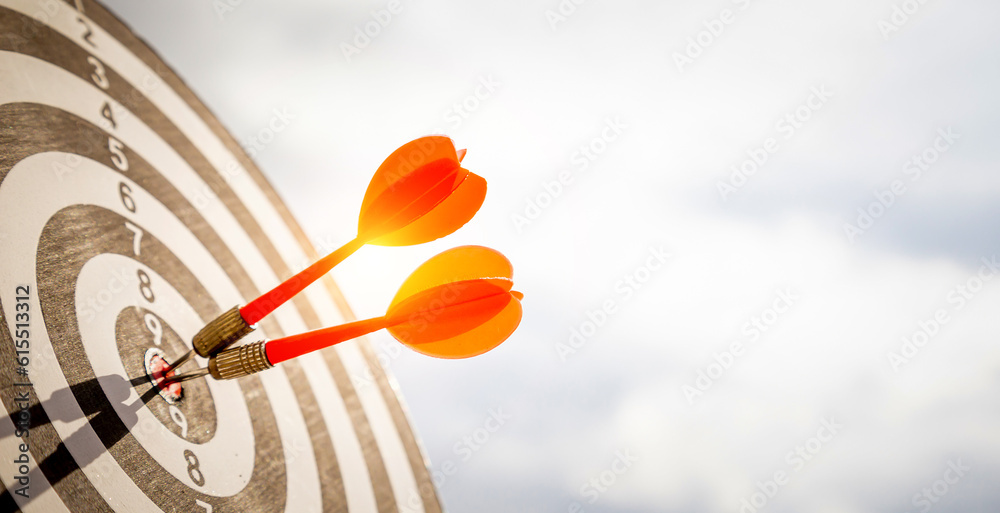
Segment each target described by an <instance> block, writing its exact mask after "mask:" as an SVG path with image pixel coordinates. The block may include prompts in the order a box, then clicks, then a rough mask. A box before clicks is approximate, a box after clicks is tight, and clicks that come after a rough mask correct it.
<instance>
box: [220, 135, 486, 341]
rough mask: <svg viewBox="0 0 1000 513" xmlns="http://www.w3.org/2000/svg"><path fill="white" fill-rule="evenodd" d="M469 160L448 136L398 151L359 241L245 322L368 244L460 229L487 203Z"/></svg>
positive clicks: (367, 209)
mask: <svg viewBox="0 0 1000 513" xmlns="http://www.w3.org/2000/svg"><path fill="white" fill-rule="evenodd" d="M464 157H465V150H462V151H460V152H457V151H455V145H454V144H453V143H452V141H451V139H449V138H447V137H444V136H428V137H421V138H420V139H417V140H415V141H411V142H408V143H406V144H404V145H403V146H401V147H400V148H399V149H397V150H396V151H394V152H393V153H392V155H389V158H387V159H385V161H384V162H382V165H381V166H379V168H378V170H377V171H375V176H373V177H372V181H371V183H369V184H368V190H367V191H366V192H365V199H364V200H363V201H362V203H361V214H360V216H359V218H358V235H357V237H355V238H354V240H352V241H350V242H348V243H347V244H345V245H343V246H342V247H340V248H339V249H337V250H336V251H334V252H333V253H330V254H329V255H327V256H325V257H323V258H321V259H319V260H318V261H317V262H316V263H314V264H313V265H311V266H309V267H307V268H305V269H304V270H302V271H301V272H299V273H298V274H296V275H295V276H292V277H291V278H289V279H287V280H285V281H284V282H283V283H281V284H280V285H278V286H277V287H275V288H273V289H271V290H270V291H269V292H266V293H265V294H263V295H261V296H260V297H258V298H257V299H255V300H253V301H251V302H249V303H247V304H246V305H245V306H243V307H242V308H240V315H241V316H242V317H243V320H245V321H246V322H247V324H256V323H257V322H258V321H260V320H261V319H263V318H264V317H265V316H266V315H267V314H269V313H271V312H272V311H273V310H274V309H275V308H277V307H279V306H281V304H283V303H284V302H285V301H288V300H289V299H290V298H291V297H292V296H294V295H295V294H298V293H299V292H301V291H302V289H304V288H306V287H307V286H308V285H309V284H310V283H312V282H314V281H316V280H317V279H319V277H320V276H323V275H324V274H326V273H327V272H329V271H330V269H333V268H334V266H336V265H337V264H339V263H340V262H342V261H343V260H344V259H345V258H347V257H348V256H350V255H351V254H352V253H354V252H355V251H357V250H358V249H359V248H360V247H361V246H363V245H365V244H376V245H380V246H410V245H414V244H422V243H424V242H429V241H432V240H435V239H439V238H441V237H444V236H445V235H448V234H450V233H452V232H454V231H455V230H457V229H459V228H461V227H462V226H463V225H465V223H467V222H469V220H470V219H472V216H474V215H475V214H476V212H477V211H479V207H480V206H482V204H483V200H484V199H485V198H486V180H484V179H483V178H482V177H480V176H478V175H476V174H473V173H470V172H469V171H468V170H467V169H465V168H463V167H461V162H462V159H463V158H464Z"/></svg>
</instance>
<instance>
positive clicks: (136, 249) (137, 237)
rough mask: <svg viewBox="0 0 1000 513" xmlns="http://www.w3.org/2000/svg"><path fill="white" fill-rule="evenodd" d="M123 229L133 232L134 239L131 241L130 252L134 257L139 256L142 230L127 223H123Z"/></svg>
mask: <svg viewBox="0 0 1000 513" xmlns="http://www.w3.org/2000/svg"><path fill="white" fill-rule="evenodd" d="M125 228H128V229H129V230H131V231H133V232H135V238H133V239H132V252H133V253H135V256H139V246H140V244H139V243H140V242H142V228H139V227H138V226H136V225H134V224H132V223H130V222H128V221H125Z"/></svg>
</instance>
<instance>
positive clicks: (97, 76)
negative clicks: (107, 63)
mask: <svg viewBox="0 0 1000 513" xmlns="http://www.w3.org/2000/svg"><path fill="white" fill-rule="evenodd" d="M87 62H89V63H90V65H91V66H93V67H94V72H93V73H91V74H90V79H91V80H93V81H94V83H95V84H97V87H100V88H101V89H104V90H105V91H107V90H108V87H109V86H110V85H111V83H110V82H108V75H107V73H106V72H105V71H104V65H103V64H101V61H99V60H97V57H94V56H93V55H88V56H87Z"/></svg>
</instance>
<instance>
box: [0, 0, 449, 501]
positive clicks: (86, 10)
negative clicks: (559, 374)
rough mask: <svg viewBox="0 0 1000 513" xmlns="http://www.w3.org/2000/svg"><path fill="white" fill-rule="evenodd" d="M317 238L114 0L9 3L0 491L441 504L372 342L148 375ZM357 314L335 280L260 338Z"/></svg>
mask: <svg viewBox="0 0 1000 513" xmlns="http://www.w3.org/2000/svg"><path fill="white" fill-rule="evenodd" d="M316 257H317V254H316V253H315V250H314V249H313V248H312V247H311V246H310V244H309V242H308V239H307V238H306V237H305V235H304V233H303V231H302V230H301V228H300V227H299V226H298V225H297V224H296V222H295V221H294V220H293V219H292V217H291V215H290V213H289V211H288V209H287V208H286V207H285V206H284V205H283V204H282V203H281V201H280V200H279V198H278V197H277V195H276V194H275V192H274V190H273V189H272V188H271V187H270V186H269V185H268V183H267V182H266V180H265V179H264V177H263V175H262V174H261V172H260V171H259V170H258V169H257V168H256V167H255V166H254V164H253V163H252V162H251V161H250V160H249V159H248V158H247V156H246V155H245V154H244V153H243V152H242V151H241V150H240V148H239V146H238V145H237V144H236V142H235V141H234V139H233V138H232V137H231V136H229V135H228V134H227V133H226V132H225V130H224V129H223V128H222V126H221V124H220V123H219V122H218V121H217V120H216V119H215V118H214V117H213V116H212V115H211V114H210V113H209V112H208V110H207V109H206V108H205V106H204V105H203V104H201V103H200V102H199V101H198V100H197V99H196V98H195V96H194V95H193V93H192V92H191V90H190V89H188V88H187V87H186V86H185V85H184V84H183V83H182V82H181V80H180V79H179V78H178V77H177V76H176V75H175V74H174V73H173V72H171V71H170V70H169V69H168V68H167V66H166V65H165V64H164V63H163V62H162V61H161V60H160V59H159V58H158V57H157V56H156V55H155V54H154V53H153V51H151V50H150V49H149V48H148V47H147V46H146V45H145V44H143V43H142V42H141V41H140V40H139V39H138V38H137V37H136V36H135V35H133V34H132V33H131V32H130V31H129V30H128V29H127V28H126V27H125V26H124V25H123V24H122V23H121V22H120V21H118V20H117V19H115V18H114V17H113V16H112V15H111V14H110V13H109V12H108V11H107V10H106V9H104V8H103V7H101V6H100V5H98V4H96V3H93V2H90V1H83V2H81V1H79V0H77V1H76V2H68V3H63V2H60V1H57V0H39V1H37V2H35V1H29V0H0V305H2V322H0V395H2V401H0V404H2V408H3V411H2V412H0V457H2V462H0V480H2V482H3V486H4V494H3V497H2V498H0V510H3V511H16V510H18V509H20V510H22V511H26V512H31V511H38V512H45V513H54V512H60V511H186V512H187V511H195V512H202V511H204V512H222V511H253V512H269V511H293V512H297V513H298V512H307V511H379V512H384V511H415V512H419V511H428V512H434V511H440V510H441V508H440V505H439V503H438V500H437V496H436V492H435V490H434V486H433V483H432V482H431V479H430V476H429V473H428V470H427V466H426V462H425V459H424V457H423V455H422V454H421V451H420V447H419V445H418V442H417V440H416V438H415V436H414V434H413V431H412V430H411V428H410V426H409V424H408V421H407V417H406V413H405V411H404V409H403V406H402V404H401V402H400V399H399V398H398V396H397V394H396V390H395V387H394V385H393V381H392V380H391V378H390V377H389V376H387V375H386V374H385V373H384V372H383V370H382V368H381V367H380V366H379V364H378V360H377V359H376V357H375V354H374V352H373V351H372V349H371V348H370V347H369V345H368V344H367V343H366V342H364V341H358V342H351V343H345V344H341V345H338V346H337V347H336V348H330V349H327V350H324V351H321V352H318V353H313V354H310V355H308V356H306V357H302V358H299V359H297V360H295V361H291V362H288V363H287V364H285V365H282V366H281V367H280V368H275V369H271V370H270V371H267V372H264V373H260V374H257V375H253V376H248V377H245V378H242V379H240V380H234V381H216V380H206V379H204V378H200V379H195V380H192V381H187V382H184V383H183V388H182V389H181V390H176V391H172V392H171V391H167V390H160V389H157V388H153V387H152V386H151V384H150V382H149V380H148V379H147V377H146V376H147V370H148V367H149V362H150V359H151V358H157V357H159V358H162V359H165V360H171V359H173V358H177V357H179V356H181V355H182V354H184V353H185V352H187V351H188V350H189V349H190V347H191V339H192V337H193V336H194V334H195V333H196V332H197V331H198V330H199V329H200V328H201V327H202V326H204V325H205V323H207V322H208V321H210V320H212V319H214V318H216V317H217V316H219V314H220V313H222V312H223V311H225V310H227V309H229V308H231V307H233V306H235V305H239V304H243V303H245V302H246V301H247V300H248V299H250V298H253V297H256V296H257V295H258V294H260V293H261V292H262V291H266V290H268V289H270V288H271V287H273V286H274V285H275V284H277V283H279V282H280V281H281V280H282V279H285V278H287V277H288V276H290V275H292V274H293V273H294V272H295V271H296V270H298V269H300V268H301V267H302V266H303V265H304V264H306V263H308V262H310V261H312V260H314V259H315V258H316ZM351 319H352V316H351V313H350V311H349V310H348V308H347V304H346V302H345V300H344V298H343V296H342V295H341V294H340V292H339V291H338V289H337V287H336V284H335V283H334V282H333V281H332V279H330V278H329V277H326V278H324V279H323V281H322V283H317V284H314V285H313V286H311V287H309V288H308V289H306V291H305V292H304V293H303V294H300V295H299V296H297V297H296V298H295V299H294V300H293V301H291V302H289V303H288V304H287V305H285V306H283V307H282V308H280V309H278V310H277V311H276V312H275V314H274V315H272V316H270V317H269V318H268V319H266V320H264V321H262V322H261V324H260V326H259V329H258V330H257V331H256V332H254V334H253V335H251V336H250V337H248V339H251V341H252V340H253V339H256V340H260V339H262V338H271V339H273V338H275V337H280V336H283V335H288V334H294V333H299V332H303V331H306V330H309V329H315V328H319V327H323V326H330V325H334V324H338V323H342V322H345V321H349V320H351ZM205 363H206V361H205V360H204V359H202V358H200V357H199V358H196V359H194V360H191V361H189V362H187V363H185V364H184V366H185V367H183V368H181V369H180V370H181V371H184V370H186V369H189V368H190V369H193V368H196V367H198V366H204V365H205ZM168 392H170V393H168Z"/></svg>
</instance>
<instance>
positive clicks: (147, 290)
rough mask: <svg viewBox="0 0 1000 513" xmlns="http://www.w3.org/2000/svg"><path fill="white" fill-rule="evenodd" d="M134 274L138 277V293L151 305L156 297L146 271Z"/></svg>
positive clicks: (140, 270)
mask: <svg viewBox="0 0 1000 513" xmlns="http://www.w3.org/2000/svg"><path fill="white" fill-rule="evenodd" d="M136 274H137V275H138V276H139V292H140V293H141V294H142V297H143V298H144V299H145V300H146V301H149V302H150V303H152V302H153V301H155V300H156V296H155V295H154V294H153V282H152V280H150V279H149V275H148V274H146V271H143V270H142V269H139V270H138V271H137V272H136Z"/></svg>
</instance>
